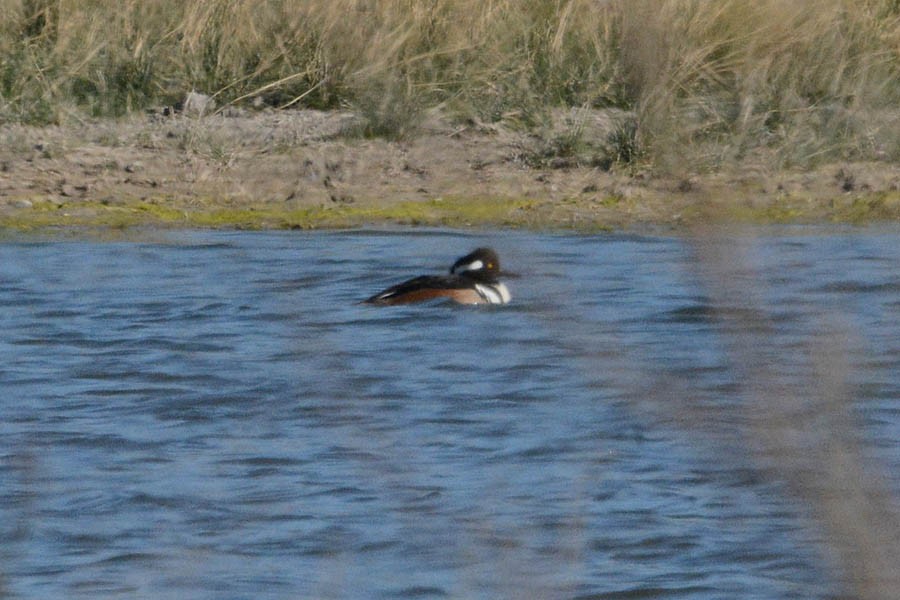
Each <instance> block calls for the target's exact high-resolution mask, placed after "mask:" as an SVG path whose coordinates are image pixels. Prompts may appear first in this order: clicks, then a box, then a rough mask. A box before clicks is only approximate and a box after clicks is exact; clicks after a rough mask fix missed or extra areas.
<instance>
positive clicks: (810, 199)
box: [0, 110, 900, 229]
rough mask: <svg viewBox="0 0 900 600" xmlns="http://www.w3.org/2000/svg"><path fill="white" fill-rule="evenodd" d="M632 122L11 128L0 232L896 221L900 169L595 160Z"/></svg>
mask: <svg viewBox="0 0 900 600" xmlns="http://www.w3.org/2000/svg"><path fill="white" fill-rule="evenodd" d="M622 118H624V117H623V115H621V114H617V113H606V112H599V111H590V112H585V111H568V112H567V113H564V114H562V113H561V114H560V115H559V118H558V119H556V121H555V123H554V124H553V125H552V126H550V127H549V128H548V129H547V131H546V132H545V133H544V134H541V135H535V134H533V133H527V132H523V131H518V130H515V129H514V128H510V127H503V126H498V125H484V124H479V123H464V124H457V123H453V122H451V121H449V120H446V119H442V118H439V117H434V118H431V119H430V120H429V121H428V122H426V123H425V124H423V126H422V127H421V128H420V130H419V131H418V133H417V134H416V135H415V136H413V137H411V138H410V139H405V140H400V141H389V140H384V139H365V138H363V137H360V136H359V135H357V134H356V133H354V132H356V131H358V129H359V128H358V120H357V118H356V117H355V116H354V115H353V114H350V113H346V112H318V111H309V110H297V111H264V112H249V111H242V110H241V111H238V110H235V111H225V112H223V113H222V114H215V115H211V116H206V117H200V118H198V117H188V116H184V115H173V116H168V115H164V114H162V112H156V113H153V114H146V115H139V116H134V117H131V118H128V119H126V120H118V121H116V120H97V121H84V122H81V123H78V124H73V125H67V126H55V127H39V128H35V127H27V126H22V125H12V124H9V125H3V126H0V226H6V227H20V228H33V227H43V226H58V225H62V226H65V225H119V226H129V225H134V224H158V225H164V226H186V227H190V226H245V227H335V226H338V227H339V226H358V225H362V224H367V223H375V224H383V223H415V224H425V225H429V224H431V225H441V224H449V225H476V226H477V225H504V226H528V227H536V228H550V229H554V228H573V227H574V228H584V229H600V228H621V227H628V226H633V225H642V224H653V225H676V226H677V225H681V224H690V223H695V222H697V221H701V220H710V219H713V220H726V221H754V222H756V221H759V222H772V221H776V222H783V221H798V222H806V221H810V222H823V221H847V222H869V221H877V220H897V219H898V218H900V192H898V190H900V168H898V165H895V164H889V163H844V164H835V165H828V166H825V167H821V168H819V169H817V170H815V171H812V172H793V171H781V172H770V171H768V170H765V169H760V168H756V169H750V168H748V169H746V170H744V171H739V172H735V171H729V172H724V171H723V172H719V173H713V174H706V175H703V174H691V175H684V176H658V175H653V174H651V173H650V172H643V171H641V170H639V169H637V168H635V167H633V166H621V165H615V164H613V165H610V164H609V163H608V162H604V160H601V159H600V158H598V157H599V156H600V155H601V154H602V152H601V150H602V149H603V148H604V145H608V144H609V143H610V142H609V139H610V133H611V132H612V131H613V130H614V128H615V127H616V124H617V123H618V122H620V120H621V119H622ZM573 123H575V124H574V125H573ZM573 128H575V129H573ZM572 131H577V136H578V141H579V148H580V149H576V150H571V151H562V152H560V151H559V148H558V147H557V146H556V145H554V140H556V139H558V136H560V135H566V134H567V132H568V133H571V132H572ZM595 150H596V151H597V153H598V154H596V155H594V154H592V152H593V151H595Z"/></svg>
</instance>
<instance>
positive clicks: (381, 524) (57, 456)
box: [0, 228, 900, 599]
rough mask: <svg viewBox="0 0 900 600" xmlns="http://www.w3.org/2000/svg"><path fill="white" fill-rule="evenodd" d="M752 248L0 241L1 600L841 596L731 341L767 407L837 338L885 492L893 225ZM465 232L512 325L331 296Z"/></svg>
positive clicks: (743, 241) (556, 242)
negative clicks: (759, 420) (749, 344)
mask: <svg viewBox="0 0 900 600" xmlns="http://www.w3.org/2000/svg"><path fill="white" fill-rule="evenodd" d="M749 233H752V234H753V235H752V236H751V235H748V232H746V231H745V232H739V233H737V234H735V246H736V247H739V252H738V253H737V254H738V255H739V256H740V257H741V260H742V261H744V262H743V263H742V267H741V269H739V270H738V271H737V272H736V274H734V275H729V277H728V279H729V281H728V282H724V281H721V280H720V281H719V282H718V283H717V282H716V279H715V276H714V277H713V278H712V279H710V278H709V276H708V273H707V274H704V268H703V266H702V265H700V264H699V260H700V257H701V255H702V251H701V252H700V254H698V250H697V247H695V246H693V245H692V244H690V243H689V242H688V241H686V240H684V239H680V238H677V237H666V236H657V235H646V236H642V235H622V234H610V235H597V236H576V235H547V234H534V233H487V232H485V233H476V234H472V233H460V232H453V231H449V232H448V231H422V232H414V233H409V232H406V233H398V232H351V233H241V232H229V233H209V232H195V233H192V232H186V233H185V232H179V233H160V234H153V235H152V236H144V237H143V238H142V239H136V240H129V241H98V240H84V239H81V240H71V239H64V240H61V239H51V240H46V239H41V240H36V239H33V238H12V239H11V238H6V239H5V240H4V241H0V310H2V312H0V315H2V316H0V319H2V321H0V322H2V335H0V386H2V388H0V394H2V398H0V433H2V436H0V536H2V540H0V542H2V543H0V553H2V555H0V596H3V595H4V594H6V595H8V596H12V597H22V598H53V597H69V598H109V597H122V598H135V597H138V598H217V599H218V598H306V597H308V598H439V597H453V598H471V597H479V598H497V597H508V598H579V597H581V598H760V599H763V598H765V599H772V598H833V597H836V596H838V595H839V594H841V593H842V592H841V588H840V586H839V585H838V583H837V582H836V581H835V580H834V579H832V578H831V574H832V573H833V569H832V568H831V566H830V565H829V564H828V563H826V562H824V558H823V557H824V556H826V555H827V550H826V547H827V546H828V535H829V534H828V532H827V529H823V528H822V527H820V526H819V525H818V524H817V523H816V522H815V521H813V520H812V519H811V517H810V514H809V510H808V509H807V507H806V505H805V502H804V501H803V500H798V499H797V497H796V496H794V495H792V493H791V491H790V490H789V489H786V488H787V486H785V485H784V484H782V483H781V482H779V481H778V480H777V479H776V478H773V477H768V476H766V474H765V472H764V471H763V470H760V469H759V468H758V467H759V464H758V462H757V461H756V460H754V459H753V458H752V457H749V456H747V453H746V452H742V451H741V448H744V447H750V446H752V445H753V438H754V434H753V432H752V431H748V426H747V425H746V420H745V416H746V414H747V411H746V408H747V406H746V405H747V404H748V403H749V402H750V400H751V396H750V395H749V394H748V393H747V391H746V389H745V388H746V385H745V384H746V383H747V382H746V381H744V380H743V379H744V378H746V377H749V376H750V375H748V371H747V370H746V369H742V367H741V365H739V364H736V363H738V362H740V360H739V359H738V358H737V357H739V356H740V339H741V337H740V336H741V332H740V331H735V329H740V328H741V327H743V326H747V327H752V326H758V325H759V320H760V319H762V320H763V321H764V322H765V323H766V324H767V325H766V326H767V327H771V330H770V331H768V333H767V335H766V336H765V339H766V340H768V342H769V343H770V344H771V345H770V346H768V345H767V347H766V349H765V350H766V352H767V354H765V356H766V357H768V358H767V360H770V364H769V365H768V367H767V369H769V375H770V376H774V377H777V378H783V379H784V381H783V382H781V383H783V386H784V387H783V388H779V389H783V390H788V391H787V392H784V393H788V394H790V393H791V392H790V391H789V390H791V389H794V388H792V386H796V387H797V388H798V389H799V388H803V387H804V386H805V387H809V385H808V383H809V382H810V381H812V382H814V381H816V375H815V372H816V371H815V369H816V368H818V369H819V371H820V373H819V376H820V377H821V371H822V369H823V368H824V370H825V371H828V370H829V369H838V368H839V366H840V365H837V366H836V365H835V364H832V363H828V362H827V361H826V364H825V366H824V367H822V365H821V364H819V365H818V367H817V366H816V365H817V364H818V363H817V360H816V353H817V350H816V348H818V347H825V348H826V349H828V350H829V351H832V352H831V354H834V352H833V350H834V349H835V348H837V349H838V350H839V352H838V355H839V356H840V357H843V358H841V361H842V362H841V364H844V366H845V367H846V368H843V370H842V371H841V374H840V380H841V381H846V383H847V390H848V394H849V396H850V397H851V398H852V412H853V416H854V417H855V418H856V419H857V421H856V422H857V423H858V426H859V428H858V430H857V431H856V432H855V435H856V436H857V437H858V438H859V439H860V440H861V441H862V444H863V450H864V452H865V454H866V456H869V457H870V458H872V459H874V460H875V461H877V463H878V464H880V468H881V469H882V473H883V475H882V477H883V479H884V480H885V481H886V482H887V483H886V485H887V486H888V487H889V488H890V490H891V491H892V492H893V493H894V494H896V493H897V492H898V491H900V450H898V449H897V448H898V441H900V294H898V292H900V268H898V267H900V231H898V230H896V229H879V230H853V229H837V230H821V229H804V228H785V229H764V230H757V231H754V232H749ZM486 243H489V244H491V245H493V246H494V247H495V248H496V249H497V250H498V251H499V252H500V256H501V258H502V259H503V261H504V263H505V264H504V266H505V267H506V268H508V269H509V270H512V271H516V272H518V273H520V274H521V277H520V278H518V279H512V280H510V281H509V285H510V288H511V290H512V293H513V302H512V304H510V305H509V306H506V307H502V308H484V307H454V306H446V305H436V306H435V305H430V306H414V307H390V308H377V307H371V306H365V305H359V304H357V301H359V300H361V299H363V298H365V297H367V296H369V295H370V294H372V293H374V292H376V291H378V290H379V289H381V288H383V287H385V286H387V285H389V284H392V283H396V282H397V281H399V280H401V279H404V278H406V277H408V276H412V275H415V274H419V273H428V272H439V271H443V270H445V269H446V268H447V267H448V266H449V265H450V264H451V263H452V261H453V260H454V259H455V258H457V257H458V256H460V255H462V254H464V253H466V252H468V251H469V250H471V249H472V248H474V247H476V246H478V245H483V244H486ZM707 271H708V269H707ZM719 276H720V277H721V275H719ZM742 278H743V279H742ZM726 283H727V285H738V286H743V289H745V290H746V292H747V293H746V296H745V297H744V301H743V303H744V305H743V306H732V307H730V309H734V310H736V311H737V310H740V311H747V314H754V315H756V316H754V317H753V318H752V319H749V318H744V319H741V318H738V319H737V320H731V321H727V320H724V321H723V320H720V319H719V318H717V316H716V315H717V314H718V312H717V311H718V310H719V309H720V308H722V307H717V306H715V302H716V301H715V300H714V298H715V297H716V290H715V288H716V287H717V286H718V285H720V284H721V285H722V286H723V287H726ZM751 311H752V312H751ZM736 339H737V340H738V341H737V343H736V342H735V340H736ZM757 339H758V338H757ZM736 351H737V357H736V354H735V352H736ZM832 360H833V359H832ZM819 362H821V361H819ZM701 408H702V410H701ZM825 435H829V434H828V433H826V434H825Z"/></svg>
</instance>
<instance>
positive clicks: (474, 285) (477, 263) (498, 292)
mask: <svg viewBox="0 0 900 600" xmlns="http://www.w3.org/2000/svg"><path fill="white" fill-rule="evenodd" d="M502 274H503V273H501V272H500V259H499V258H497V253H496V252H494V251H493V250H492V249H490V248H478V249H476V250H475V251H473V252H471V253H470V254H466V255H465V256H463V257H462V258H460V259H459V260H457V261H456V262H455V263H453V266H452V267H450V274H449V275H422V276H420V277H414V278H413V279H410V280H408V281H404V282H403V283H400V284H397V285H395V286H392V287H389V288H387V289H386V290H384V291H381V292H379V293H377V294H375V295H374V296H372V297H371V298H369V299H368V300H365V303H366V304H408V303H410V302H421V301H424V300H433V299H435V298H447V299H449V300H452V301H454V302H458V303H459V304H506V303H507V302H509V300H510V295H509V290H508V289H506V286H505V285H504V284H503V283H501V282H500V280H499V279H498V277H499V276H500V275H502ZM507 275H508V274H507Z"/></svg>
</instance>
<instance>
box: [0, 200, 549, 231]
mask: <svg viewBox="0 0 900 600" xmlns="http://www.w3.org/2000/svg"><path fill="white" fill-rule="evenodd" d="M538 204H539V203H538V202H537V201H535V200H520V199H508V198H436V199H432V200H425V201H405V202H398V203H393V204H385V205H374V204H360V205H336V206H314V207H297V206H291V205H283V206H278V205H276V204H274V203H240V204H236V203H233V202H221V201H218V200H216V199H211V198H210V199H203V200H198V199H191V200H189V201H183V200H179V199H175V198H154V199H140V200H138V199H134V200H128V199H124V200H117V201H115V202H110V201H96V200H78V201H72V202H56V201H52V200H44V199H35V200H27V201H23V202H20V206H17V207H12V206H7V207H6V209H5V210H2V211H0V228H7V229H16V230H25V231H27V230H39V229H45V228H57V227H108V228H128V227H146V226H151V227H152V226H156V227H171V228H192V227H198V228H211V229H219V228H224V229H227V228H239V229H318V228H323V229H324V228H343V227H359V226H363V225H367V224H382V223H394V224H401V225H404V224H405V225H434V226H454V227H464V226H479V225H492V226H502V227H536V226H538V225H539V220H538V219H536V218H534V216H533V215H532V211H534V209H535V208H536V207H537V206H538Z"/></svg>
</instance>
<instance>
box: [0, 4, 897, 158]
mask: <svg viewBox="0 0 900 600" xmlns="http://www.w3.org/2000/svg"><path fill="white" fill-rule="evenodd" d="M898 82H900V3H898V2H897V0H760V1H759V2H753V3H749V2H744V1H742V0H720V1H717V2H710V1H704V0H550V1H547V0H518V1H513V0H488V1H484V0H455V1H441V0H278V1H271V2H264V3H260V2H253V1H251V0H198V1H197V2H180V1H177V0H151V1H138V0H124V1H118V0H116V1H113V0H90V1H80V0H0V123H2V122H3V121H23V122H32V123H55V122H61V121H65V120H67V119H71V118H80V115H83V114H85V113H87V114H89V115H94V116H120V115H124V114H127V113H129V112H131V111H135V110H140V109H144V108H146V107H149V106H153V105H155V104H158V103H170V102H174V101H175V100H177V99H181V98H183V97H184V95H185V94H186V93H187V92H189V91H190V90H198V91H201V92H203V93H207V94H212V95H215V96H216V97H217V101H218V103H219V105H220V106H221V105H222V104H227V103H229V102H232V101H234V100H236V99H239V98H240V99H243V100H244V101H249V100H250V99H255V98H259V99H260V101H262V102H264V103H266V104H268V105H272V106H283V105H286V104H292V103H294V104H295V105H298V106H306V107H314V108H326V109H327V108H335V107H339V106H343V107H348V106H349V107H352V108H355V109H356V110H357V111H358V112H359V113H360V114H362V115H363V116H365V117H366V123H367V125H366V127H365V129H364V131H363V133H365V134H367V135H377V136H388V137H402V136H403V135H408V134H409V133H410V132H411V131H413V130H414V129H415V126H416V124H417V123H418V122H419V120H420V119H421V118H422V116H423V114H424V113H425V112H427V111H428V110H431V109H434V108H440V109H442V110H444V111H448V112H449V113H450V114H452V115H456V116H457V117H459V118H477V119H479V120H482V121H487V122H495V121H498V120H505V121H508V122H512V123H515V124H520V125H521V126H523V127H533V126H535V125H536V124H538V123H540V122H541V121H542V120H544V119H545V118H546V113H547V111H548V109H550V108H554V107H560V106H563V107H572V106H581V107H592V108H599V109H603V108H619V109H626V110H629V111H632V112H633V113H634V115H635V119H636V126H635V127H634V128H632V129H629V131H630V132H631V133H630V134H629V135H630V136H632V137H633V138H634V139H632V140H629V142H628V143H629V144H632V143H633V144H637V145H639V146H640V147H641V149H642V150H643V151H642V152H631V153H629V154H628V155H629V156H636V157H641V158H642V160H649V161H651V162H652V163H654V164H656V165H657V166H659V167H669V168H677V169H684V168H691V169H703V168H716V167H718V166H721V165H726V164H732V163H737V162H740V161H749V160H751V159H752V160H758V161H763V163H765V164H768V165H775V166H785V165H810V164H813V163H816V162H819V161H824V160H833V159H887V160H894V159H897V158H900V115H898V111H897V110H896V106H897V105H898V101H900V83H898ZM632 134H633V135H632Z"/></svg>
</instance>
